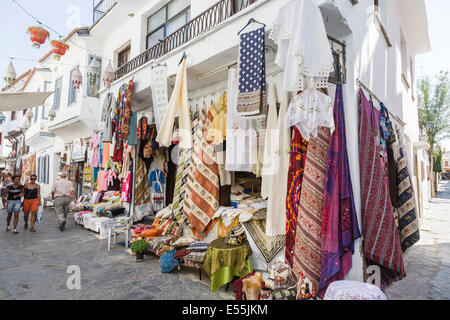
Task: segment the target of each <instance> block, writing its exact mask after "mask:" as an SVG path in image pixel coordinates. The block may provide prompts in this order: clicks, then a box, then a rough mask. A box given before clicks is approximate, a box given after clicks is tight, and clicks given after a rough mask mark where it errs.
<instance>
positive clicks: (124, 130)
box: [120, 80, 134, 141]
mask: <svg viewBox="0 0 450 320" xmlns="http://www.w3.org/2000/svg"><path fill="white" fill-rule="evenodd" d="M133 89H134V82H133V80H130V82H129V83H128V87H127V89H126V92H125V95H126V102H125V108H124V110H123V119H122V126H121V128H120V137H121V139H122V140H123V141H126V140H128V134H129V133H130V119H131V112H132V111H131V99H132V97H133Z"/></svg>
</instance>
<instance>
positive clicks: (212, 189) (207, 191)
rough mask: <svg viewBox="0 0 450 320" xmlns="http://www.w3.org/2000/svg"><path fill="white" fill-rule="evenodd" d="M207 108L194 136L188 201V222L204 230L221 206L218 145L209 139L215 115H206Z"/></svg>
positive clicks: (199, 230)
mask: <svg viewBox="0 0 450 320" xmlns="http://www.w3.org/2000/svg"><path fill="white" fill-rule="evenodd" d="M205 109H206V108H205V107H204V108H202V112H201V115H200V119H199V123H198V128H197V130H196V132H195V135H194V148H193V154H192V161H191V165H190V173H189V176H188V182H187V183H188V188H187V192H186V200H185V201H186V202H187V211H188V216H189V223H190V225H191V228H192V229H193V230H195V231H196V232H202V231H204V230H205V229H206V228H207V226H208V225H209V223H210V222H211V218H212V217H213V216H214V214H215V213H216V211H217V209H219V193H220V192H219V168H218V165H217V162H216V156H215V147H214V145H213V144H212V143H208V142H207V140H206V137H207V135H208V130H209V128H210V127H211V122H212V120H213V118H212V115H211V113H210V112H209V113H208V115H206V110H205Z"/></svg>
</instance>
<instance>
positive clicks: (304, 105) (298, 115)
mask: <svg viewBox="0 0 450 320" xmlns="http://www.w3.org/2000/svg"><path fill="white" fill-rule="evenodd" d="M287 114H288V116H287V118H286V122H287V125H288V127H293V126H297V129H298V130H299V131H300V133H301V135H302V137H303V138H305V139H306V141H309V139H310V137H311V135H312V136H314V137H316V138H317V130H318V129H319V127H328V128H330V130H331V133H333V132H334V118H333V102H332V100H331V98H330V97H329V96H327V95H326V94H324V93H322V92H320V91H319V90H316V89H308V90H306V91H304V92H302V93H300V95H296V96H294V97H293V98H292V100H291V103H290V104H289V110H288V113H287Z"/></svg>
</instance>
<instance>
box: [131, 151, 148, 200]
mask: <svg viewBox="0 0 450 320" xmlns="http://www.w3.org/2000/svg"><path fill="white" fill-rule="evenodd" d="M147 183H148V171H147V166H146V165H145V162H144V160H142V158H141V157H138V158H137V167H136V178H135V182H134V185H135V192H134V207H135V208H136V207H137V206H140V205H142V204H146V203H149V202H150V190H149V188H148V185H147Z"/></svg>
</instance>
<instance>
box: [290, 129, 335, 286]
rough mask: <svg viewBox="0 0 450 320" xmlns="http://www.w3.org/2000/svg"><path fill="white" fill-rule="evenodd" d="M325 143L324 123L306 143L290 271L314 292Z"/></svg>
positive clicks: (327, 135)
mask: <svg viewBox="0 0 450 320" xmlns="http://www.w3.org/2000/svg"><path fill="white" fill-rule="evenodd" d="M329 144H330V130H329V129H328V128H324V127H320V128H319V135H318V137H317V138H314V137H312V138H311V139H310V141H309V143H308V149H307V152H306V162H305V169H304V172H303V182H302V190H301V196H300V205H299V208H298V217H297V233H296V236H295V252H294V271H295V272H296V273H297V274H298V275H301V276H303V277H305V278H307V279H308V280H309V281H311V283H312V286H313V287H312V288H311V289H312V290H311V293H312V294H313V295H316V294H317V293H318V288H319V283H320V274H321V270H322V260H321V242H322V210H323V197H324V187H325V177H326V167H327V160H328V148H329Z"/></svg>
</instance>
